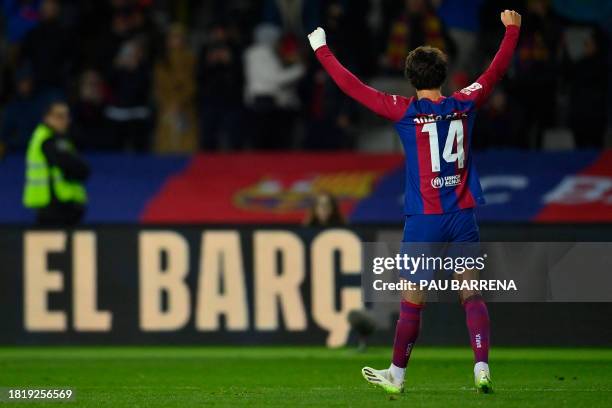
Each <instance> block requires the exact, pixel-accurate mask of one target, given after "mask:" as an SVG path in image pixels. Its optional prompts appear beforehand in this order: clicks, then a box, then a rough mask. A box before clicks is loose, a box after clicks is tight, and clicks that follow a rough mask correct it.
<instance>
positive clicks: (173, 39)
mask: <svg viewBox="0 0 612 408" xmlns="http://www.w3.org/2000/svg"><path fill="white" fill-rule="evenodd" d="M501 8H514V9H516V10H519V12H521V14H522V15H523V28H522V34H521V38H520V42H519V45H518V49H517V52H516V57H515V61H514V62H513V65H512V67H511V69H510V72H509V74H508V76H507V78H506V79H504V81H503V83H502V85H501V86H499V88H498V89H497V90H496V91H495V93H494V94H493V95H492V96H491V98H490V100H489V102H488V103H487V104H486V106H484V107H483V109H482V111H481V113H480V115H479V119H478V121H477V125H476V128H475V137H474V144H475V146H476V147H477V148H491V147H519V148H529V149H540V148H542V145H543V139H544V135H545V134H546V132H549V131H551V130H554V129H563V130H564V131H565V133H568V134H571V137H572V138H573V141H574V146H576V147H578V148H591V147H592V148H601V147H602V146H603V145H604V135H605V133H606V131H607V129H608V123H609V112H610V106H609V105H608V103H607V100H608V98H607V94H608V92H609V90H610V83H609V80H610V79H609V74H610V55H609V48H610V44H609V37H610V31H609V30H610V27H611V26H612V25H611V24H610V21H611V13H610V11H611V10H612V2H609V1H606V0H602V1H599V2H598V1H591V2H584V1H580V0H525V1H518V0H517V1H494V0H490V1H485V0H350V1H349V0H307V1H306V0H256V1H250V0H249V1H246V0H201V1H197V0H165V1H163V0H159V1H155V0H97V1H96V0H64V1H60V0H3V1H2V29H3V32H4V35H3V36H2V39H1V42H0V69H1V76H0V112H1V119H0V143H1V146H2V149H4V150H8V151H23V150H24V149H25V146H26V145H27V142H28V140H29V138H30V135H31V133H32V130H33V128H34V127H35V126H36V124H37V123H38V121H39V118H40V113H41V111H42V109H43V108H44V106H45V105H46V104H48V103H49V101H51V100H56V99H64V100H66V101H68V103H69V104H70V106H71V112H72V120H73V122H72V123H73V124H72V128H71V135H72V137H73V139H74V141H75V143H76V144H77V145H78V147H79V148H81V149H83V150H86V151H134V152H149V151H150V152H156V153H161V154H165V153H189V152H194V151H198V150H200V151H218V150H224V151H227V150H230V151H236V150H242V149H311V150H312V149H316V150H321V149H322V150H332V149H358V148H360V146H359V137H358V136H359V134H363V133H367V132H368V131H369V129H370V128H371V127H372V126H379V125H380V124H379V123H377V122H376V121H372V120H371V118H370V119H367V117H368V116H369V115H366V114H364V112H363V110H362V109H361V108H360V107H359V106H356V105H355V104H354V103H353V102H351V101H350V100H349V99H348V98H346V97H345V96H344V95H342V94H341V93H340V91H339V90H338V89H337V87H336V86H335V85H334V84H333V83H332V82H331V80H330V79H329V78H328V76H327V75H326V74H325V73H324V72H323V71H322V69H321V68H320V66H319V64H318V63H316V60H315V59H314V57H313V55H312V52H311V50H310V49H309V48H308V45H307V42H306V34H307V33H308V32H310V31H311V30H312V29H314V28H315V27H316V26H319V25H320V26H322V27H324V28H325V29H326V31H327V35H328V43H329V44H330V46H331V47H332V49H334V51H335V52H336V54H337V56H338V58H339V59H340V61H341V62H342V63H343V64H345V65H346V66H347V67H348V68H349V69H350V70H351V71H353V72H354V73H355V74H357V75H358V76H360V77H361V78H362V79H364V80H366V81H368V82H375V83H376V82H379V83H386V84H391V86H392V89H389V91H392V90H394V91H395V92H396V93H400V92H403V91H405V92H410V91H411V90H410V89H409V88H408V84H407V81H405V80H403V79H402V77H401V75H402V69H403V64H404V58H405V56H406V55H407V53H408V52H409V51H410V50H411V49H412V48H414V47H416V46H419V45H422V44H429V45H433V46H436V47H439V48H440V49H442V50H444V51H445V52H446V53H447V54H448V55H449V56H450V61H451V66H450V75H449V79H448V81H447V84H446V85H445V88H446V89H445V91H446V92H452V91H454V90H457V89H460V88H462V87H464V86H467V85H469V84H470V83H471V81H473V80H474V79H475V78H476V77H477V76H478V75H479V74H480V72H481V71H482V70H483V69H484V68H485V67H486V66H487V65H488V63H489V62H490V59H491V57H492V56H493V55H494V53H495V51H496V49H497V46H498V44H499V42H500V40H501V37H502V35H503V26H502V25H501V23H500V22H499V11H500V9H501ZM394 84H398V85H397V87H395V88H394Z"/></svg>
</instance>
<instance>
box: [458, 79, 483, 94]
mask: <svg viewBox="0 0 612 408" xmlns="http://www.w3.org/2000/svg"><path fill="white" fill-rule="evenodd" d="M479 89H482V85H480V84H479V83H478V82H474V83H473V84H472V85H470V86H468V87H465V88H463V89H462V90H461V93H462V94H465V95H468V96H469V95H471V94H472V92H476V91H477V90H479Z"/></svg>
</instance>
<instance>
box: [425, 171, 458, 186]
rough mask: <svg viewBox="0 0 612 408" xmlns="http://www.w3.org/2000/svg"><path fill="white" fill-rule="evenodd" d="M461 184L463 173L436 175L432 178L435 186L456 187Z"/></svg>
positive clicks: (432, 184)
mask: <svg viewBox="0 0 612 408" xmlns="http://www.w3.org/2000/svg"><path fill="white" fill-rule="evenodd" d="M459 184H461V174H455V175H452V176H446V177H434V178H432V179H431V186H432V187H433V188H442V187H454V186H458V185H459Z"/></svg>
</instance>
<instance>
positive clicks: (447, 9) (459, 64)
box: [438, 0, 484, 73]
mask: <svg viewBox="0 0 612 408" xmlns="http://www.w3.org/2000/svg"><path fill="white" fill-rule="evenodd" d="M483 2H484V0H442V2H441V4H440V8H439V9H438V15H439V16H440V18H441V19H442V21H443V23H444V26H445V27H446V28H447V30H448V35H449V37H450V38H451V39H452V41H453V44H454V45H455V49H456V55H455V57H454V58H453V66H452V67H451V69H452V70H453V71H461V72H466V73H470V72H473V71H475V70H476V69H477V68H478V67H477V66H474V61H475V60H476V58H475V54H476V48H477V40H478V31H479V28H480V25H479V12H480V6H481V5H482V3H483Z"/></svg>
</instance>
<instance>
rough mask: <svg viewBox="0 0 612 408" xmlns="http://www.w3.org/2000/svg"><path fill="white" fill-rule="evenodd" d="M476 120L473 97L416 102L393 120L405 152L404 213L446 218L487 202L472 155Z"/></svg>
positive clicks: (452, 97)
mask: <svg viewBox="0 0 612 408" xmlns="http://www.w3.org/2000/svg"><path fill="white" fill-rule="evenodd" d="M465 92H469V91H465ZM475 117H476V103H475V101H474V100H473V99H472V98H469V96H468V97H462V94H459V93H456V94H454V95H453V96H451V97H449V98H442V99H440V100H438V101H431V100H429V99H418V100H417V99H416V98H412V100H411V101H410V103H409V105H408V108H407V109H406V113H405V114H404V116H403V117H402V119H400V120H399V121H397V122H395V129H396V130H397V133H398V134H399V137H400V139H401V141H402V145H403V147H404V152H405V154H406V164H405V169H406V170H405V171H406V186H405V196H404V211H405V213H406V214H442V213H446V212H452V211H457V210H461V209H464V208H471V207H474V206H475V205H476V204H477V203H478V204H484V198H483V195H482V189H481V187H480V181H479V179H478V173H477V172H476V167H475V166H474V161H473V160H472V154H471V151H470V145H471V139H472V137H471V136H472V129H473V127H474V119H475Z"/></svg>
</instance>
